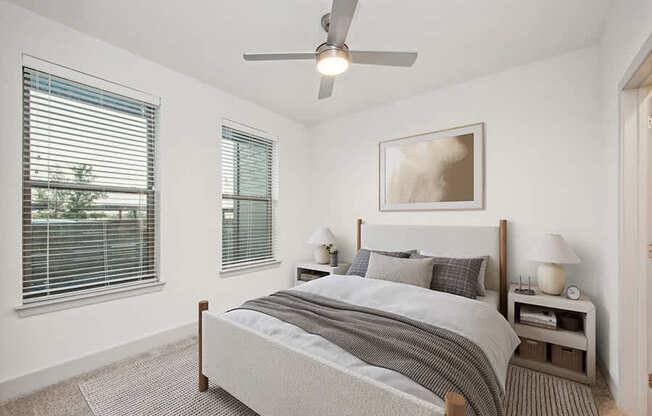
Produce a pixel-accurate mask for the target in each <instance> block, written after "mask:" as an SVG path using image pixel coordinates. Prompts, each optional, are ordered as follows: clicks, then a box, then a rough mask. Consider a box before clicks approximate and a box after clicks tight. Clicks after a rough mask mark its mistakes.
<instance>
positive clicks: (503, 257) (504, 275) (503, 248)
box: [500, 220, 508, 316]
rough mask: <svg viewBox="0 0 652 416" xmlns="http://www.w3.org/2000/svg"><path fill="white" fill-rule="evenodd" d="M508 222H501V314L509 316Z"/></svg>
mask: <svg viewBox="0 0 652 416" xmlns="http://www.w3.org/2000/svg"><path fill="white" fill-rule="evenodd" d="M507 290H508V287H507V220H500V313H502V314H503V316H507Z"/></svg>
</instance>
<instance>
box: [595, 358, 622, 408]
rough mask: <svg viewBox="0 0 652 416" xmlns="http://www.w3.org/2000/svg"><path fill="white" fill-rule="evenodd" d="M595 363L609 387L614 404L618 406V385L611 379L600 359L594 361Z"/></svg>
mask: <svg viewBox="0 0 652 416" xmlns="http://www.w3.org/2000/svg"><path fill="white" fill-rule="evenodd" d="M596 362H597V364H598V368H599V369H600V372H601V373H602V377H604V380H605V381H606V382H607V387H609V391H610V392H611V396H612V397H613V398H614V400H615V401H616V404H618V403H619V396H618V385H617V384H616V382H615V381H614V379H613V377H611V373H610V372H609V369H608V368H607V366H606V365H605V363H604V362H603V361H602V360H600V359H598V360H596Z"/></svg>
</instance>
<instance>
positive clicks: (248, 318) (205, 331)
mask: <svg viewBox="0 0 652 416" xmlns="http://www.w3.org/2000/svg"><path fill="white" fill-rule="evenodd" d="M356 231H357V232H356V234H357V244H356V245H357V248H358V249H360V248H361V247H362V246H364V247H366V248H369V249H382V250H403V249H407V248H415V247H418V248H420V249H422V250H424V251H427V252H429V253H433V254H437V255H442V256H445V255H452V254H455V255H464V256H478V255H489V261H488V263H487V268H486V277H485V284H486V288H487V291H486V295H485V296H484V297H482V298H477V299H475V300H472V299H467V298H461V297H460V296H453V295H449V294H443V293H440V292H436V291H431V290H424V289H423V288H418V287H411V286H409V285H403V284H396V283H392V282H386V281H382V280H374V279H365V278H362V277H358V276H328V277H324V278H321V279H318V280H316V281H313V282H311V283H307V284H304V285H301V286H298V287H295V288H293V289H290V290H289V291H286V293H287V295H288V296H290V297H299V298H302V297H308V298H309V297H311V296H314V297H317V298H318V299H319V297H320V296H323V297H325V298H328V299H332V300H333V302H344V303H345V304H347V305H348V304H350V305H356V307H360V308H372V310H380V309H382V310H383V311H386V312H387V313H388V314H396V315H400V316H404V317H407V318H406V319H408V318H409V319H413V320H416V321H418V322H424V323H426V324H429V325H432V326H435V327H438V328H439V327H440V328H443V329H445V330H446V331H450V332H451V333H454V334H455V336H458V335H459V336H461V337H462V338H464V339H468V340H470V341H471V344H473V345H475V346H476V347H475V348H477V347H478V346H479V350H482V351H483V353H484V354H483V356H485V357H486V358H487V363H488V364H487V367H488V368H490V369H491V370H492V372H491V374H493V375H494V376H495V379H496V380H497V382H498V385H501V386H502V387H503V388H504V382H505V376H506V370H507V364H508V362H509V358H510V357H511V354H512V352H513V350H514V348H515V346H516V345H517V344H518V339H517V338H516V336H515V334H514V333H513V331H511V328H510V327H509V325H508V324H507V322H506V321H505V319H504V317H503V316H504V313H505V309H506V290H507V285H506V256H507V252H506V249H507V245H506V235H507V234H506V233H507V223H506V221H504V220H501V222H500V225H499V226H498V227H471V226H452V227H442V226H392V225H369V224H366V223H364V222H363V221H362V220H358V222H357V229H356ZM404 300H409V301H404ZM431 305H437V307H432V306H431ZM207 309H208V304H207V302H205V301H202V302H200V304H199V336H200V342H199V363H200V364H199V390H200V391H204V390H206V389H207V388H208V379H209V378H210V379H211V380H212V381H214V382H215V383H216V384H217V385H219V386H220V387H222V388H224V389H225V390H226V391H228V392H229V393H231V394H232V395H233V396H235V397H236V398H237V399H239V400H240V401H241V402H243V403H245V404H246V405H247V406H249V407H250V408H252V409H253V410H255V411H256V412H257V413H259V414H261V415H264V416H277V415H278V416H281V415H306V414H310V415H319V416H321V415H347V414H351V415H353V414H355V415H362V414H365V415H366V414H369V415H388V416H389V415H396V414H402V415H415V416H418V415H449V416H451V415H453V416H458V415H465V414H475V413H478V409H477V407H474V409H475V413H474V412H470V410H469V406H467V404H468V403H467V399H468V397H467V398H465V397H463V396H462V395H460V394H458V393H456V392H453V391H450V392H448V393H446V394H444V392H442V394H434V393H433V391H431V390H429V389H426V388H424V387H423V386H422V385H420V384H419V383H417V382H415V381H413V380H412V379H410V378H409V377H408V376H406V375H404V374H401V373H400V372H397V371H394V370H392V369H391V368H385V367H383V366H382V365H373V364H371V363H373V361H369V360H366V359H361V358H358V357H357V356H355V355H353V354H351V353H349V352H347V351H346V350H345V349H342V348H340V347H339V346H338V345H339V344H338V345H335V344H334V343H332V342H331V341H329V340H327V339H325V338H324V337H322V336H320V335H318V333H319V332H311V331H309V330H304V329H305V328H304V329H302V328H300V327H297V326H295V325H293V324H291V323H288V322H285V321H284V320H283V319H278V318H277V317H274V316H270V315H267V314H264V313H259V312H258V311H254V310H247V309H238V310H234V311H230V312H228V313H226V314H216V313H213V312H209V311H208V310H207ZM501 315H502V316H501ZM456 365H457V364H456ZM487 372H489V371H488V370H486V369H485V371H484V373H487ZM484 373H483V374H484ZM465 374H466V373H465ZM469 377H470V376H469ZM456 390H458V391H459V389H456ZM494 390H495V389H494ZM464 391H469V390H468V389H467V390H464ZM494 396H495V394H494ZM476 402H477V400H476Z"/></svg>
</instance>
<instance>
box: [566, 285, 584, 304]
mask: <svg viewBox="0 0 652 416" xmlns="http://www.w3.org/2000/svg"><path fill="white" fill-rule="evenodd" d="M580 296H582V292H580V288H579V287H577V286H575V285H570V286H568V289H566V297H567V298H568V299H572V300H578V299H579V298H580Z"/></svg>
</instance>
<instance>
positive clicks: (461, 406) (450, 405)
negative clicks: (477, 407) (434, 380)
mask: <svg viewBox="0 0 652 416" xmlns="http://www.w3.org/2000/svg"><path fill="white" fill-rule="evenodd" d="M444 401H445V402H446V416H466V401H465V400H464V397H462V396H460V395H459V394H457V393H453V392H448V393H446V396H444Z"/></svg>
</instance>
